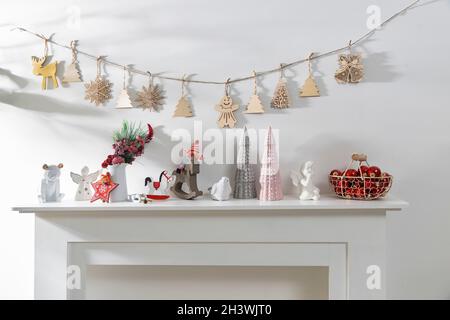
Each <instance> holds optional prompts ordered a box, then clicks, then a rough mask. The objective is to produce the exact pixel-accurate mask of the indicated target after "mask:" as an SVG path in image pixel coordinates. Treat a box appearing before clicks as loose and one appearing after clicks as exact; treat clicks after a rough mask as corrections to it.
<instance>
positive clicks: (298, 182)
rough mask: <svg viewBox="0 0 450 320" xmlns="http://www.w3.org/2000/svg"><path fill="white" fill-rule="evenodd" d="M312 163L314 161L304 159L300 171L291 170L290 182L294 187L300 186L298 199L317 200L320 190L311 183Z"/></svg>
mask: <svg viewBox="0 0 450 320" xmlns="http://www.w3.org/2000/svg"><path fill="white" fill-rule="evenodd" d="M313 165H314V162H312V161H306V162H305V163H304V164H303V166H302V167H301V169H300V172H297V171H292V172H291V179H292V183H293V184H294V186H296V187H301V193H300V195H299V199H300V200H319V198H320V190H319V188H317V187H316V186H314V185H313V181H312V176H313V173H314V172H313Z"/></svg>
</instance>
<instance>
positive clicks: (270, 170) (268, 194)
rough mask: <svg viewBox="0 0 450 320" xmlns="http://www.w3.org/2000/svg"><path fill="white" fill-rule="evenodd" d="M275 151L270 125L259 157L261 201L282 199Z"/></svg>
mask: <svg viewBox="0 0 450 320" xmlns="http://www.w3.org/2000/svg"><path fill="white" fill-rule="evenodd" d="M276 151H277V150H276V145H275V139H274V137H273V135H272V127H269V130H267V137H266V143H265V148H264V153H263V156H262V158H261V172H260V175H259V183H260V184H261V190H260V192H259V200H262V201H276V200H281V199H283V190H282V189H281V176H280V166H279V159H278V153H277V152H276Z"/></svg>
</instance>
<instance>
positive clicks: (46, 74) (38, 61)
mask: <svg viewBox="0 0 450 320" xmlns="http://www.w3.org/2000/svg"><path fill="white" fill-rule="evenodd" d="M42 38H43V39H44V44H45V51H44V56H43V57H36V56H32V57H31V63H32V65H33V74H34V75H37V76H42V85H41V87H42V90H46V89H47V79H48V78H51V79H52V81H53V88H58V80H56V67H57V64H58V62H57V61H54V62H52V63H48V64H47V65H45V66H44V63H45V61H46V60H47V58H48V39H47V38H45V37H44V36H42Z"/></svg>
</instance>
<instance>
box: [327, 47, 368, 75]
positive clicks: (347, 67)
mask: <svg viewBox="0 0 450 320" xmlns="http://www.w3.org/2000/svg"><path fill="white" fill-rule="evenodd" d="M348 50H349V54H341V55H339V60H338V61H339V69H338V70H337V71H336V73H335V74H334V78H335V79H336V81H337V82H338V83H358V82H360V81H361V80H362V79H363V77H364V66H363V65H362V62H361V55H360V54H353V53H352V40H350V41H349V43H348Z"/></svg>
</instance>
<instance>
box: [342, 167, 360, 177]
mask: <svg viewBox="0 0 450 320" xmlns="http://www.w3.org/2000/svg"><path fill="white" fill-rule="evenodd" d="M344 175H345V176H346V177H357V176H358V171H356V170H355V169H348V170H346V171H345V172H344Z"/></svg>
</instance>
